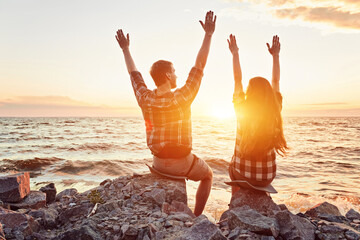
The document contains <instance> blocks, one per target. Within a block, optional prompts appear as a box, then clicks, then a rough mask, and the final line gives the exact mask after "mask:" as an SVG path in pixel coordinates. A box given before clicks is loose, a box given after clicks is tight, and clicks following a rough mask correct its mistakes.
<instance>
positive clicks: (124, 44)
mask: <svg viewBox="0 0 360 240" xmlns="http://www.w3.org/2000/svg"><path fill="white" fill-rule="evenodd" d="M115 38H116V40H117V42H118V43H119V46H120V47H121V49H122V50H123V53H124V58H125V63H126V67H127V70H128V72H129V74H130V73H131V72H134V71H137V69H136V66H135V63H134V60H133V58H132V57H131V54H130V50H129V45H130V37H129V34H127V35H126V37H125V35H124V33H123V31H122V29H119V30H118V31H117V32H116V35H115Z"/></svg>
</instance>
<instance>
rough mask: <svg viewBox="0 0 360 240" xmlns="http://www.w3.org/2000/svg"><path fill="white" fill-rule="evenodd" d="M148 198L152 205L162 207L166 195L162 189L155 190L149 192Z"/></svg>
mask: <svg viewBox="0 0 360 240" xmlns="http://www.w3.org/2000/svg"><path fill="white" fill-rule="evenodd" d="M148 197H149V199H150V200H151V201H152V202H153V203H155V204H157V205H158V206H162V204H163V203H164V202H165V197H166V193H165V190H164V189H159V188H155V189H153V190H152V191H151V192H150V194H149V196H148Z"/></svg>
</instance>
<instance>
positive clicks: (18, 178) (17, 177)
mask: <svg viewBox="0 0 360 240" xmlns="http://www.w3.org/2000/svg"><path fill="white" fill-rule="evenodd" d="M29 193H30V174H29V172H24V173H17V174H12V175H8V176H2V177H0V200H1V201H4V202H9V203H10V202H19V201H21V200H22V199H23V198H24V197H26V196H27V195H28V194H29Z"/></svg>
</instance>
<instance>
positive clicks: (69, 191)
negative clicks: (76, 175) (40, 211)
mask: <svg viewBox="0 0 360 240" xmlns="http://www.w3.org/2000/svg"><path fill="white" fill-rule="evenodd" d="M76 194H78V191H77V190H76V188H68V189H65V190H63V191H61V192H59V193H58V194H57V195H56V197H55V200H56V201H60V200H61V198H62V197H63V196H75V195H76Z"/></svg>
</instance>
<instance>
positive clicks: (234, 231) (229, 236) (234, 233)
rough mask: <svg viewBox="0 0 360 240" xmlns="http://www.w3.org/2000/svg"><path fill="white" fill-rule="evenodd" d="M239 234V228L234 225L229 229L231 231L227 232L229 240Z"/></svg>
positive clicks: (233, 239) (232, 239)
mask: <svg viewBox="0 0 360 240" xmlns="http://www.w3.org/2000/svg"><path fill="white" fill-rule="evenodd" d="M240 234H241V228H240V227H236V228H234V229H233V230H231V232H230V233H229V235H228V236H227V237H228V239H230V240H235V239H236V238H237V237H238V236H239V235H240Z"/></svg>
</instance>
